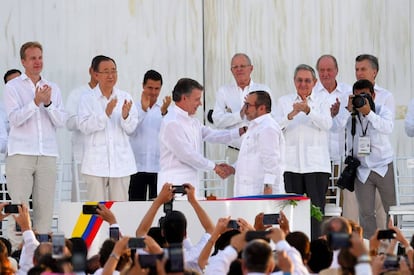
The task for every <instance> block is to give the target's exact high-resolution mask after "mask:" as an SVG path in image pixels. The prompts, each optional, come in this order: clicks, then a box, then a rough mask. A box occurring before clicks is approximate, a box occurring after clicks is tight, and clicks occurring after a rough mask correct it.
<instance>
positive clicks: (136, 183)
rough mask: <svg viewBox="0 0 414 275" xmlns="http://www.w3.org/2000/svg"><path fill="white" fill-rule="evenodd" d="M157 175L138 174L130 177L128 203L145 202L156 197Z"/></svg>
mask: <svg viewBox="0 0 414 275" xmlns="http://www.w3.org/2000/svg"><path fill="white" fill-rule="evenodd" d="M157 175H158V174H157V173H146V172H138V173H136V174H134V175H131V180H130V183H129V190H128V196H129V200H130V201H146V200H147V191H148V199H149V200H151V199H154V198H156V197H157Z"/></svg>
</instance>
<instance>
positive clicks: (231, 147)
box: [228, 146, 240, 151]
mask: <svg viewBox="0 0 414 275" xmlns="http://www.w3.org/2000/svg"><path fill="white" fill-rule="evenodd" d="M228 147H229V148H230V149H233V150H236V151H240V149H239V148H237V147H233V146H228Z"/></svg>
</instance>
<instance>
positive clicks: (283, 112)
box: [276, 93, 332, 174]
mask: <svg viewBox="0 0 414 275" xmlns="http://www.w3.org/2000/svg"><path fill="white" fill-rule="evenodd" d="M301 101H302V100H301V98H300V97H299V96H298V95H297V94H296V93H295V94H288V95H285V96H282V97H281V98H279V100H278V103H277V107H276V121H277V122H278V123H279V125H280V127H281V128H282V131H283V134H284V136H285V142H286V154H285V156H286V166H285V171H287V172H293V173H301V174H302V173H312V172H324V173H331V164H330V157H329V129H330V128H331V126H332V118H331V111H330V106H328V105H327V104H326V103H325V102H324V101H323V100H322V99H321V98H319V97H317V96H315V95H314V94H311V95H310V96H308V98H307V102H308V106H309V108H310V112H309V114H307V115H306V114H305V113H303V112H300V113H299V114H297V115H296V116H295V117H294V118H293V119H292V120H288V118H287V116H288V114H289V113H290V112H291V111H292V110H293V107H292V106H293V103H296V102H301Z"/></svg>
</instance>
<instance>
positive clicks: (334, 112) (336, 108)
mask: <svg viewBox="0 0 414 275" xmlns="http://www.w3.org/2000/svg"><path fill="white" fill-rule="evenodd" d="M339 107H341V102H339V99H338V98H336V102H335V103H334V104H332V106H331V117H335V116H336V115H337V114H338V113H339Z"/></svg>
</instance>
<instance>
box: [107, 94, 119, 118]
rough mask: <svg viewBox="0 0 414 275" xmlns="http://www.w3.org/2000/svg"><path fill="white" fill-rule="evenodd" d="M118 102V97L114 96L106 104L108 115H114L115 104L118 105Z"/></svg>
mask: <svg viewBox="0 0 414 275" xmlns="http://www.w3.org/2000/svg"><path fill="white" fill-rule="evenodd" d="M117 103H118V99H117V98H116V97H114V98H112V99H111V100H110V101H109V102H108V104H107V105H106V109H105V113H106V115H107V116H108V117H110V116H111V115H112V112H113V111H114V109H115V106H116V104H117Z"/></svg>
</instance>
